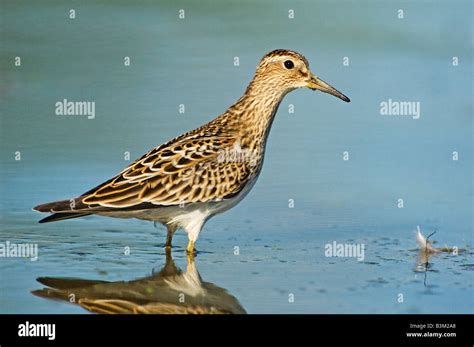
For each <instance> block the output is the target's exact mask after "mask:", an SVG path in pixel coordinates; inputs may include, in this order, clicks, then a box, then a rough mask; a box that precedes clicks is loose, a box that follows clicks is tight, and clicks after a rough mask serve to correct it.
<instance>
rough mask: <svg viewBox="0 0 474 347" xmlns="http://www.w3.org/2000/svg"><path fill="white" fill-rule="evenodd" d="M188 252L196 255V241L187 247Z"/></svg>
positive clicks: (190, 242) (189, 243)
mask: <svg viewBox="0 0 474 347" xmlns="http://www.w3.org/2000/svg"><path fill="white" fill-rule="evenodd" d="M186 252H187V253H188V254H194V253H195V252H196V249H195V248H194V241H191V240H189V242H188V247H186Z"/></svg>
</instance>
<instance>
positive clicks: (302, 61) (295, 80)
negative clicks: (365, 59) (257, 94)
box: [255, 49, 350, 102]
mask: <svg viewBox="0 0 474 347" xmlns="http://www.w3.org/2000/svg"><path fill="white" fill-rule="evenodd" d="M255 77H256V79H258V81H259V82H260V83H263V84H265V85H267V86H271V87H272V88H277V89H279V90H281V91H282V92H283V93H287V92H289V91H292V90H294V89H297V88H303V87H307V88H310V89H312V90H320V91H322V92H325V93H329V94H332V95H334V96H336V97H338V98H339V99H341V100H344V101H345V102H350V99H349V98H348V97H347V96H345V95H344V94H342V93H341V92H340V91H338V90H337V89H336V88H334V87H332V86H331V85H329V84H328V83H326V82H324V81H323V80H322V79H320V78H319V77H317V76H316V75H315V74H313V73H312V72H311V70H310V69H309V63H308V60H306V58H305V57H304V56H303V55H301V54H299V53H297V52H295V51H290V50H286V49H277V50H274V51H271V52H270V53H267V54H266V55H265V56H264V57H263V58H262V60H261V61H260V63H259V64H258V66H257V71H256V75H255Z"/></svg>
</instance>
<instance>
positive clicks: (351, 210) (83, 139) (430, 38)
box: [0, 1, 474, 313]
mask: <svg viewBox="0 0 474 347" xmlns="http://www.w3.org/2000/svg"><path fill="white" fill-rule="evenodd" d="M200 3H201V2H200ZM1 6H2V21H1V22H2V53H1V74H2V79H1V80H0V90H1V92H0V98H1V105H0V107H1V113H2V117H1V139H0V141H1V149H0V154H1V171H2V172H1V182H0V193H1V197H2V199H1V202H0V209H1V220H0V223H1V227H0V241H1V242H6V241H10V242H17V243H36V244H38V248H39V258H38V260H37V261H31V260H29V259H23V258H0V278H1V280H0V312H3V313H5V312H6V313H84V312H88V311H86V310H84V309H83V308H81V307H79V306H78V305H72V304H69V303H66V302H61V301H51V300H46V299H44V298H40V297H37V296H34V295H32V294H31V291H32V290H37V289H41V288H43V287H44V286H43V285H42V284H40V283H38V282H36V278H38V277H45V276H46V277H74V278H82V279H93V280H102V281H132V280H135V279H140V278H144V277H147V276H150V275H151V274H152V273H153V272H156V271H159V270H160V269H161V268H162V266H163V265H164V263H165V253H164V250H163V244H164V236H165V235H164V230H163V229H162V228H154V227H153V225H152V223H148V222H143V221H135V220H115V219H107V218H100V217H87V218H83V219H78V220H71V221H66V222H59V223H53V224H42V225H39V224H37V223H36V221H37V220H38V219H39V218H40V215H39V214H38V213H35V212H33V211H31V207H32V206H34V205H36V204H38V203H42V202H46V201H53V200H56V199H64V198H68V197H73V196H75V195H77V194H80V193H82V192H84V191H86V190H88V189H89V188H91V187H92V186H95V185H97V184H98V183H100V182H102V181H104V180H105V179H107V178H108V177H110V176H111V175H112V174H115V173H116V172H118V171H119V170H121V169H122V168H123V167H124V166H125V165H127V164H128V163H129V162H128V161H126V160H124V152H125V151H128V152H130V154H131V159H132V160H133V159H134V158H136V157H138V156H140V155H141V154H143V153H144V152H146V151H147V150H149V149H150V148H151V147H152V146H155V145H156V144H158V143H162V142H164V141H166V140H168V139H170V138H173V137H174V136H176V135H178V134H180V133H182V132H184V131H186V130H189V129H192V128H194V127H196V126H198V125H200V124H202V123H204V122H206V121H208V120H210V119H211V118H213V117H214V116H216V115H218V114H220V113H221V112H223V111H224V110H225V109H226V107H228V106H229V105H230V104H232V102H234V101H235V100H236V99H237V98H238V97H239V96H240V95H241V93H242V92H243V90H244V89H245V86H246V84H247V83H248V81H249V80H250V78H251V77H252V74H253V72H254V68H255V65H256V63H257V62H258V60H259V59H260V58H261V56H262V55H263V54H264V53H265V52H267V51H269V50H271V49H274V48H280V47H286V48H291V49H295V50H297V51H301V52H302V53H303V54H305V55H306V57H307V58H308V60H309V61H310V63H311V67H312V69H313V71H314V72H315V73H317V74H318V75H320V76H321V77H322V78H323V79H325V80H326V81H328V82H330V83H331V84H333V85H334V86H335V87H336V88H338V89H339V90H341V91H342V92H343V93H345V94H347V95H348V96H349V97H350V98H351V99H352V102H351V103H350V104H345V103H343V102H341V101H340V100H338V99H336V98H334V97H332V96H329V95H323V94H321V93H314V92H311V91H308V90H299V91H295V92H293V93H291V94H290V95H288V96H287V97H286V98H285V100H284V101H283V102H282V104H281V106H280V110H279V112H278V114H277V117H276V120H275V122H274V125H273V129H272V132H271V135H270V138H269V141H268V146H267V155H266V158H265V165H264V169H263V172H262V174H261V176H260V178H259V182H258V183H257V184H256V185H255V187H254V189H253V190H252V192H251V193H250V194H249V195H248V197H247V198H246V199H245V200H244V201H243V202H242V203H241V204H239V205H238V206H237V207H236V208H234V209H233V210H231V211H229V212H227V213H226V214H224V215H221V216H218V217H216V218H215V219H212V220H211V221H210V222H209V223H208V224H207V225H206V226H205V228H204V230H203V232H202V234H201V236H200V239H199V241H198V244H197V247H198V250H200V253H199V254H198V256H197V257H196V259H195V266H196V267H197V270H198V271H199V273H200V276H201V277H202V281H204V282H209V283H213V284H214V285H215V286H218V287H221V288H224V289H226V290H227V291H228V293H230V295H232V296H234V297H235V298H236V299H237V300H238V302H239V303H240V305H241V306H242V307H243V308H244V309H245V311H246V312H248V313H286V312H288V313H461V312H470V313H472V312H473V311H474V310H473V307H474V297H473V294H472V293H473V288H472V287H473V279H474V277H473V269H474V258H473V252H472V246H473V241H474V240H473V219H472V214H473V180H472V177H473V172H472V169H473V167H472V160H473V156H472V154H473V153H472V152H473V141H472V129H473V123H472V72H473V71H472V66H471V65H470V64H469V62H472V58H473V56H472V18H471V13H472V5H471V3H470V2H468V1H466V2H462V1H454V2H446V3H444V4H438V2H423V3H420V4H414V3H411V2H406V3H401V5H393V4H388V3H386V4H384V3H383V2H378V1H377V2H376V1H368V2H362V3H361V2H359V1H358V2H352V1H344V2H339V3H337V4H333V3H332V2H318V3H317V4H316V3H313V2H308V3H306V2H298V3H296V4H294V5H292V8H293V9H294V10H295V16H296V17H295V19H293V20H289V19H288V17H287V13H288V9H289V5H288V4H287V2H284V1H272V2H260V3H259V4H253V2H246V3H244V4H241V5H237V4H227V5H223V4H214V3H211V2H204V3H203V4H202V5H201V4H200V5H199V6H197V5H195V4H191V3H186V2H184V3H183V4H180V6H179V7H178V6H177V5H174V4H173V3H172V2H169V3H167V4H163V3H162V4H160V5H156V4H153V3H152V2H134V3H133V5H127V4H126V3H125V2H114V5H109V4H106V3H102V2H90V3H87V4H86V5H84V4H83V2H72V5H69V4H68V5H67V6H66V5H64V4H62V3H61V2H59V1H58V2H54V1H49V2H42V6H41V7H40V5H39V3H38V2H29V3H25V2H22V3H18V2H14V1H11V2H3V3H2V5H1ZM73 6H75V7H76V10H77V18H76V19H75V20H74V21H71V20H69V19H67V11H68V10H69V8H71V7H73ZM400 6H401V7H403V9H404V10H405V12H404V13H405V18H404V19H403V20H400V19H397V17H396V11H397V9H398V8H399V7H400ZM179 8H184V9H186V19H184V20H179V19H178V17H177V16H178V10H179ZM17 55H19V56H21V58H22V66H21V67H14V66H13V64H12V59H13V58H12V57H14V56H17ZM124 56H130V57H131V66H129V67H124V66H123V57H124ZM235 56H238V57H239V58H240V65H239V66H238V67H236V66H234V65H233V63H234V57H235ZM344 56H348V57H349V58H350V65H349V66H343V65H342V57H344ZM453 56H457V57H459V62H460V64H459V66H456V67H454V66H452V63H451V62H452V57H453ZM64 98H67V99H70V100H78V101H81V100H90V101H95V102H96V118H95V119H91V120H87V119H86V118H85V117H80V116H79V117H78V116H76V117H64V116H56V115H55V114H54V110H55V108H54V104H55V102H57V101H59V100H62V99H64ZM388 99H393V100H404V101H419V102H420V103H421V116H420V118H419V119H417V120H415V119H412V118H410V117H396V116H381V115H380V113H379V104H380V102H381V101H386V100H388ZM180 104H184V105H185V110H186V111H185V113H184V114H180V113H179V112H178V105H180ZM290 104H293V105H294V108H295V112H294V113H293V114H290V113H289V112H288V107H289V105H290ZM17 151H19V152H21V160H19V161H17V160H15V152H17ZM344 151H348V152H349V154H350V159H349V160H348V161H343V160H342V153H343V152H344ZM453 151H457V152H458V153H459V160H457V161H453V160H452V159H451V156H452V152H453ZM399 198H403V199H404V208H398V207H397V199H399ZM290 199H292V200H293V201H294V208H289V200H290ZM417 225H420V227H421V230H422V231H423V233H424V234H425V235H428V234H430V233H431V232H432V231H434V230H437V233H436V234H435V235H433V236H432V239H433V240H437V241H438V245H440V246H444V245H445V244H446V245H448V246H451V247H452V246H457V247H459V248H461V249H464V251H462V252H460V253H459V254H458V255H454V254H447V253H441V254H439V255H436V256H434V257H432V258H430V260H429V261H430V263H431V266H430V267H429V269H428V271H427V273H426V274H425V273H423V272H418V271H416V269H417V263H416V262H417V256H418V251H417V250H416V243H415V234H414V230H415V228H416V226H417ZM333 241H336V242H337V243H341V244H345V243H351V244H363V245H364V246H365V254H364V255H365V257H364V260H363V261H358V260H357V259H355V258H351V257H346V258H339V257H327V256H325V245H326V244H332V242H333ZM186 242H187V240H186V235H185V234H184V233H183V232H178V233H177V234H176V236H175V239H174V244H175V246H176V247H175V248H174V249H173V259H174V261H175V262H176V264H177V265H178V266H179V267H180V268H182V269H183V271H185V270H186V268H187V262H188V260H187V259H186V256H185V254H184V250H183V247H184V246H185V245H186ZM126 247H129V249H130V254H129V255H125V254H124V251H125V249H126ZM236 247H238V251H239V252H238V253H239V254H238V255H236V254H235V253H236ZM425 275H426V278H425ZM400 294H402V296H403V301H402V302H399V301H400V298H401V296H400Z"/></svg>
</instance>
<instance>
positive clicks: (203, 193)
mask: <svg viewBox="0 0 474 347" xmlns="http://www.w3.org/2000/svg"><path fill="white" fill-rule="evenodd" d="M234 142H235V138H231V137H223V136H216V135H212V136H205V135H201V136H191V137H190V136H186V137H184V138H178V139H175V140H173V141H171V142H170V143H168V144H165V145H162V146H159V147H157V148H155V149H153V150H152V151H150V152H149V153H147V154H146V155H144V156H143V157H142V158H140V159H138V160H137V161H135V162H134V163H133V164H131V165H130V166H129V167H127V168H126V169H124V170H123V171H122V172H120V173H119V174H118V175H117V176H115V177H114V178H112V179H111V180H109V181H107V182H105V183H104V184H102V185H100V186H98V187H96V188H94V189H93V190H91V191H89V192H87V193H86V194H84V195H82V196H81V197H80V200H81V203H83V204H85V205H89V206H90V207H98V206H104V207H113V208H127V207H132V206H136V205H139V204H143V203H151V204H154V205H162V206H170V205H178V204H180V203H191V202H208V201H219V200H221V199H225V198H227V197H230V196H232V195H235V194H236V193H238V192H239V191H240V190H241V189H242V188H243V187H244V186H245V184H246V183H247V180H248V179H249V178H250V177H251V175H252V170H253V167H252V165H251V163H249V162H245V161H240V162H239V161H234V162H229V161H226V160H222V153H223V152H222V151H225V149H229V148H233V146H234Z"/></svg>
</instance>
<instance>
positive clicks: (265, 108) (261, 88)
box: [227, 79, 288, 150]
mask: <svg viewBox="0 0 474 347" xmlns="http://www.w3.org/2000/svg"><path fill="white" fill-rule="evenodd" d="M287 92H288V91H283V90H281V88H276V87H274V86H272V85H271V84H268V83H266V84H265V83H263V82H260V81H259V80H258V79H257V80H253V81H252V82H251V83H250V85H249V86H248V87H247V90H246V91H245V94H244V95H243V96H242V97H241V98H240V99H239V100H238V101H237V102H236V103H235V104H234V105H232V106H231V107H230V108H229V110H228V112H227V113H228V116H229V117H230V118H231V119H232V120H233V121H234V122H235V124H236V125H237V126H238V129H239V133H240V135H241V142H242V146H245V147H250V148H255V149H257V147H260V148H262V150H263V149H264V147H265V143H266V140H267V137H268V134H269V132H270V128H271V126H272V123H273V119H274V118H275V114H276V112H277V110H278V106H279V105H280V103H281V101H282V99H283V97H284V96H285V95H286V94H287Z"/></svg>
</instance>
